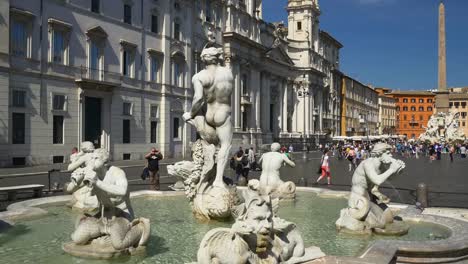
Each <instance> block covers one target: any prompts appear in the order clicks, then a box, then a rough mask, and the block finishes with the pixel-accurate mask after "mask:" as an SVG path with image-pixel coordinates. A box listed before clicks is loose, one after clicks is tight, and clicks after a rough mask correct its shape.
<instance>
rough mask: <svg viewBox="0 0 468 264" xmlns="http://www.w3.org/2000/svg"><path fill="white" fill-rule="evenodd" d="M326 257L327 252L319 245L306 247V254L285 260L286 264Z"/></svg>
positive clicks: (296, 263)
mask: <svg viewBox="0 0 468 264" xmlns="http://www.w3.org/2000/svg"><path fill="white" fill-rule="evenodd" d="M322 257H325V253H323V251H322V250H321V249H320V248H319V247H308V248H305V252H304V256H302V257H297V258H291V259H290V260H288V261H286V262H284V263H285V264H298V263H305V262H308V261H312V260H314V259H318V258H322Z"/></svg>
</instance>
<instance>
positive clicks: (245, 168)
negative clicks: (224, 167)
mask: <svg viewBox="0 0 468 264" xmlns="http://www.w3.org/2000/svg"><path fill="white" fill-rule="evenodd" d="M249 152H250V150H249V149H245V152H244V155H243V156H242V158H241V165H242V172H241V174H242V176H244V178H245V180H246V181H247V182H248V181H249V171H250V165H251V164H250V159H249Z"/></svg>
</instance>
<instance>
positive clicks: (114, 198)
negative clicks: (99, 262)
mask: <svg viewBox="0 0 468 264" xmlns="http://www.w3.org/2000/svg"><path fill="white" fill-rule="evenodd" d="M87 155H89V156H88V157H87V158H86V166H85V167H84V168H81V167H80V168H78V169H77V170H75V171H74V172H73V174H72V177H71V178H72V181H71V182H70V183H69V184H68V186H67V191H68V192H71V193H73V192H74V191H76V190H78V189H79V188H80V187H81V186H82V185H85V186H87V187H88V188H90V189H91V193H92V194H93V195H95V196H96V198H97V201H98V208H99V210H98V212H97V214H95V215H85V216H83V217H81V218H80V219H79V220H78V222H77V225H76V228H75V231H74V232H73V233H72V235H71V239H72V242H69V243H65V244H64V245H63V249H64V250H65V251H66V252H67V253H69V254H72V255H75V256H84V257H96V258H111V257H114V256H116V255H121V254H130V253H131V252H133V251H135V250H136V249H138V248H140V249H141V248H144V246H145V245H146V243H147V241H148V239H149V234H150V223H149V220H148V219H146V218H135V215H134V212H133V209H132V206H131V203H130V196H129V191H128V181H127V178H126V175H125V172H124V171H123V170H122V169H120V168H118V167H115V166H111V167H110V168H109V169H107V166H106V163H107V161H108V158H109V154H108V153H107V151H106V150H105V149H96V150H94V151H93V152H92V153H89V154H87ZM75 172H76V173H75Z"/></svg>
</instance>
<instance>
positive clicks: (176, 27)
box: [174, 22, 180, 40]
mask: <svg viewBox="0 0 468 264" xmlns="http://www.w3.org/2000/svg"><path fill="white" fill-rule="evenodd" d="M174 38H175V39H177V40H180V24H179V23H178V22H176V23H174Z"/></svg>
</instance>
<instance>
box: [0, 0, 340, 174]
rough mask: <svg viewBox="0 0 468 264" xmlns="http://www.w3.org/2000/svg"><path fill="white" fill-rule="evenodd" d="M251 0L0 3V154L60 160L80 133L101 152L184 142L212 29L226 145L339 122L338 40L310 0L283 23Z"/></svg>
mask: <svg viewBox="0 0 468 264" xmlns="http://www.w3.org/2000/svg"><path fill="white" fill-rule="evenodd" d="M262 12H263V11H262V1H261V0H171V1H162V0H139V1H137V0H41V1H31V0H29V1H28V0H7V1H1V3H0V19H1V20H2V21H3V23H0V34H1V36H2V38H1V39H0V104H1V105H2V108H1V109H0V121H1V122H0V166H2V167H4V166H11V165H37V164H50V163H62V162H68V157H69V155H70V151H71V149H72V148H73V147H75V146H76V147H79V144H80V142H82V141H85V140H86V141H92V142H93V143H94V144H95V145H96V147H103V148H106V149H107V150H108V151H109V153H110V155H111V159H113V160H122V159H131V160H133V159H135V160H137V159H142V158H143V156H144V154H145V153H146V152H147V151H148V149H149V148H150V147H152V146H155V147H157V148H160V149H161V151H162V152H163V153H164V154H165V156H167V157H185V156H188V155H189V153H190V142H191V141H192V140H194V139H195V133H194V130H193V129H192V128H191V127H190V125H187V124H185V123H184V122H183V120H182V114H183V112H184V111H186V110H187V109H189V107H190V103H191V99H192V95H193V89H192V84H191V76H193V75H194V74H195V73H196V72H198V71H199V70H201V69H202V68H203V65H202V63H201V62H200V59H199V58H200V52H201V50H202V49H203V46H204V45H205V44H206V42H207V35H208V32H213V33H214V36H215V38H216V42H217V45H219V47H223V48H224V50H225V54H226V64H227V65H228V66H230V67H231V68H232V70H233V74H234V80H235V81H234V92H233V96H232V110H233V112H232V122H233V125H234V128H235V132H234V139H233V145H234V147H237V146H240V145H243V146H245V147H247V146H248V147H250V146H253V147H259V146H261V145H262V144H269V143H271V142H272V141H273V140H279V139H282V138H303V139H312V138H315V137H319V136H323V135H326V134H328V135H336V134H338V133H339V131H340V129H341V128H340V122H339V121H340V89H341V80H342V77H341V76H342V74H341V73H340V71H339V50H340V48H341V47H342V45H341V44H340V43H339V42H338V41H337V40H335V39H334V38H333V37H332V36H331V35H330V34H328V33H327V32H324V31H322V30H320V27H319V16H320V12H321V11H320V8H319V5H318V0H290V1H289V2H288V6H287V12H288V23H287V25H283V23H269V22H266V21H264V20H263V19H262Z"/></svg>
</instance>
